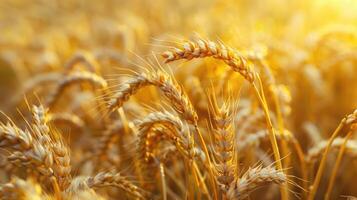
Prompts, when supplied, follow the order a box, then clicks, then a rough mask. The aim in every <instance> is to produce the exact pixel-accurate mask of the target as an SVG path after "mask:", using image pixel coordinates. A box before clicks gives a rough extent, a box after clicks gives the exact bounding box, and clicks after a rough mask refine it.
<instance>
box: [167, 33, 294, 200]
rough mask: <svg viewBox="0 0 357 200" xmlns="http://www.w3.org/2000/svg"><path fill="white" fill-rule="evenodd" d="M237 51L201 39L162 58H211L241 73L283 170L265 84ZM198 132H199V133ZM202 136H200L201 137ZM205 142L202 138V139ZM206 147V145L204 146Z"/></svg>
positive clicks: (283, 191)
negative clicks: (253, 95) (259, 111)
mask: <svg viewBox="0 0 357 200" xmlns="http://www.w3.org/2000/svg"><path fill="white" fill-rule="evenodd" d="M236 52H237V51H234V50H232V49H231V48H227V47H226V46H224V45H217V44H215V43H214V42H207V41H205V40H203V39H199V40H198V42H194V41H191V42H187V43H185V44H184V46H183V48H181V49H179V48H175V49H174V50H173V51H166V52H164V53H163V54H162V56H163V57H164V58H165V59H166V62H171V61H175V60H180V59H188V60H190V59H192V58H202V57H210V56H213V58H216V59H220V60H223V61H225V62H226V63H227V65H229V66H230V67H232V69H233V70H234V71H236V72H238V73H240V74H241V75H242V76H243V77H244V78H245V79H246V80H247V81H249V82H250V83H251V84H252V86H253V88H254V91H255V94H256V96H257V98H258V100H259V103H260V105H261V106H262V108H263V111H264V114H265V119H266V124H267V128H268V130H269V138H270V142H271V144H272V148H273V152H274V158H275V161H276V165H277V168H278V169H279V170H282V169H283V166H282V163H281V157H280V152H279V147H278V143H277V141H276V138H275V137H276V135H277V134H276V131H275V128H274V126H273V124H272V122H271V118H270V114H269V107H268V103H267V101H266V99H265V94H264V90H263V84H262V82H261V79H260V77H259V74H257V73H255V72H254V71H253V70H252V63H251V62H249V61H248V62H247V60H246V59H245V58H244V57H243V56H241V55H239V54H237V53H236ZM255 79H257V80H258V84H259V89H258V87H257V85H256V84H255V83H254V80H255ZM197 132H198V131H197ZM200 135H201V134H199V136H200ZM200 140H201V141H203V139H202V138H200ZM203 147H205V145H203ZM204 149H205V148H204ZM281 193H282V198H283V199H284V200H286V199H288V198H289V197H288V187H287V185H284V187H283V188H282V190H281Z"/></svg>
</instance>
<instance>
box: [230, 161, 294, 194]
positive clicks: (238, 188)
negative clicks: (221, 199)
mask: <svg viewBox="0 0 357 200" xmlns="http://www.w3.org/2000/svg"><path fill="white" fill-rule="evenodd" d="M287 181H288V179H287V177H286V176H285V174H284V173H283V172H282V171H279V170H276V169H275V168H273V167H265V168H263V167H261V166H259V167H256V168H250V169H248V171H247V172H245V173H244V175H243V176H242V177H240V178H239V179H238V180H237V181H235V182H233V183H232V184H231V185H230V188H229V190H228V193H227V197H228V199H245V198H247V197H248V196H249V194H250V193H251V192H253V191H254V190H256V189H257V188H259V187H262V186H264V185H267V184H271V183H275V184H279V185H281V184H283V183H286V182H287Z"/></svg>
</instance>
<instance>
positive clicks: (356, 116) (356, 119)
mask: <svg viewBox="0 0 357 200" xmlns="http://www.w3.org/2000/svg"><path fill="white" fill-rule="evenodd" d="M354 123H357V109H356V110H355V111H354V112H353V113H352V114H349V115H347V116H346V117H344V118H343V119H342V120H341V122H340V124H339V125H338V126H337V128H336V129H335V131H334V132H333V133H332V135H331V137H330V139H329V140H328V143H327V146H326V148H325V150H324V153H323V155H322V159H321V162H320V165H319V169H318V171H317V174H316V177H315V180H314V183H313V185H312V186H311V191H310V193H309V196H308V200H314V198H315V195H316V192H317V189H318V186H319V184H320V181H321V177H322V173H323V171H324V170H325V166H326V160H327V155H328V153H329V152H330V148H331V145H332V144H333V141H334V139H335V138H336V137H337V135H338V133H339V132H340V131H341V129H342V128H343V127H345V126H349V125H352V124H354Z"/></svg>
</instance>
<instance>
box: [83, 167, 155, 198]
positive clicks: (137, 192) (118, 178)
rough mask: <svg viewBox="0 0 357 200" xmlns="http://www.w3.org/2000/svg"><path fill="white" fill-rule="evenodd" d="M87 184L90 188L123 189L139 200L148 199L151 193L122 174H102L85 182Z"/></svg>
mask: <svg viewBox="0 0 357 200" xmlns="http://www.w3.org/2000/svg"><path fill="white" fill-rule="evenodd" d="M85 184H86V185H87V186H88V187H90V188H99V187H108V186H114V187H118V188H120V189H122V190H123V191H125V192H126V193H127V194H130V195H132V196H133V197H136V198H138V199H148V196H149V193H148V192H146V191H144V190H143V189H141V188H139V187H137V186H136V185H134V184H133V183H131V182H130V181H129V180H128V179H127V178H126V177H124V176H122V175H121V174H120V173H112V172H100V173H98V174H97V175H95V176H93V177H89V178H87V179H86V180H85Z"/></svg>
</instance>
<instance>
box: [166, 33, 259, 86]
mask: <svg viewBox="0 0 357 200" xmlns="http://www.w3.org/2000/svg"><path fill="white" fill-rule="evenodd" d="M162 57H164V58H165V62H166V63H168V62H172V61H175V60H180V59H187V60H191V59H193V58H202V57H213V58H215V59H219V60H223V61H224V62H225V63H226V64H227V65H229V66H230V67H231V68H232V69H233V70H234V71H236V72H238V73H240V74H241V75H242V76H243V77H244V78H245V79H246V80H248V81H249V82H253V81H254V72H253V71H252V64H251V63H250V62H249V61H248V60H247V59H246V58H244V57H243V56H242V55H241V54H239V53H238V52H237V51H235V50H233V49H232V48H230V47H227V46H225V45H224V44H222V43H220V44H217V43H215V42H212V41H207V40H204V39H197V40H195V41H188V42H185V43H183V44H182V46H181V47H178V48H173V49H172V50H170V51H165V52H164V53H162Z"/></svg>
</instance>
